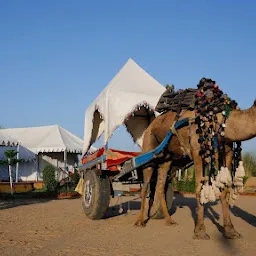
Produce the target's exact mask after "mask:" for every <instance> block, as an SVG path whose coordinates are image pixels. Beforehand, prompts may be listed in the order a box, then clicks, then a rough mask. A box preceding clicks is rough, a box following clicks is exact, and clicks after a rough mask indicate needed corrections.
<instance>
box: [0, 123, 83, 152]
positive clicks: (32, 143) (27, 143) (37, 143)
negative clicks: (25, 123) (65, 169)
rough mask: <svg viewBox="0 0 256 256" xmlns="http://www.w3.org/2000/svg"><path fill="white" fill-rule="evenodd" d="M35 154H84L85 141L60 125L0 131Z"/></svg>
mask: <svg viewBox="0 0 256 256" xmlns="http://www.w3.org/2000/svg"><path fill="white" fill-rule="evenodd" d="M2 134H7V135H8V136H11V137H12V138H14V139H15V140H16V141H18V142H19V143H20V144H21V145H22V146H24V147H26V148H28V149H29V150H31V151H32V152H33V153H35V154H38V153H39V152H42V153H44V152H63V151H65V150H66V151H67V152H69V153H82V148H83V141H82V140H81V139H80V138H78V137H77V136H75V135H74V134H72V133H70V132H69V131H67V130H66V129H64V128H62V127H61V126H59V125H50V126H39V127H28V128H12V129H3V130H0V136H1V135H2Z"/></svg>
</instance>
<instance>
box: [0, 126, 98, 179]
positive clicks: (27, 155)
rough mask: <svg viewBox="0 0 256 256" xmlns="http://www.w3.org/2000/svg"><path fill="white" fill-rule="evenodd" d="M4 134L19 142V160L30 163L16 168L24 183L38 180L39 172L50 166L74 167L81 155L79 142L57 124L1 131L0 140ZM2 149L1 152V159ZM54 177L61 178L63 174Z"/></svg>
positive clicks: (80, 140) (81, 144)
mask: <svg viewBox="0 0 256 256" xmlns="http://www.w3.org/2000/svg"><path fill="white" fill-rule="evenodd" d="M3 134H6V135H7V136H9V137H12V138H13V139H14V140H15V141H18V142H19V145H20V146H19V147H20V150H19V151H20V154H19V155H20V156H19V158H20V159H24V160H25V161H27V160H29V162H26V163H20V165H19V179H21V180H23V181H35V180H39V179H41V178H42V177H41V171H42V169H43V167H44V166H45V165H46V164H49V163H50V164H52V165H54V166H56V167H60V168H62V169H66V167H69V168H73V166H74V164H75V163H77V162H78V154H81V153H82V147H83V141H82V139H80V138H78V137H77V136H75V135H74V134H72V133H70V132H69V131H67V130H66V129H64V128H63V127H61V126H59V125H50V126H40V127H28V128H11V129H2V130H0V138H1V136H2V135H3ZM3 150H4V149H2V150H0V158H1V155H3V152H2V151H3ZM90 150H92V151H93V150H95V148H91V149H90ZM2 168H3V167H2ZM57 178H58V179H61V178H63V175H60V176H59V177H57Z"/></svg>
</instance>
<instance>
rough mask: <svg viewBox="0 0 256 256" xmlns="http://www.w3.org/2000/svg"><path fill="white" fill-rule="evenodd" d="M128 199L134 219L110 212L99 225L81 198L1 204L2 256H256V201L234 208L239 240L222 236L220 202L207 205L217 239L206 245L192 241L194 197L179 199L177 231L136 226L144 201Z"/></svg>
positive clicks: (243, 200) (159, 224) (153, 224)
mask: <svg viewBox="0 0 256 256" xmlns="http://www.w3.org/2000/svg"><path fill="white" fill-rule="evenodd" d="M128 199H129V200H131V203H130V205H131V208H132V211H131V212H130V213H129V214H128V215H127V214H125V212H124V214H122V215H119V214H118V208H117V209H114V210H113V209H112V208H110V209H109V211H108V213H107V217H106V218H105V219H103V220H99V221H92V220H89V219H88V218H87V217H86V216H85V215H84V213H83V211H82V207H81V199H71V200H67V199H66V200H31V199H30V200H16V201H15V202H12V201H1V202H0V255H11V256H15V255H44V256H46V255H76V256H77V255H86V256H91V255H94V256H96V255H122V256H126V255H129V256H131V255H148V256H150V255H163V256H164V255H207V256H211V255H214V256H216V255H246V256H250V255H256V228H255V227H256V197H249V196H243V197H240V199H239V200H238V202H237V206H236V207H234V208H233V210H232V212H233V213H232V220H233V223H234V226H235V227H236V229H237V231H239V232H240V233H241V234H243V238H242V239H239V240H236V241H230V240H226V239H224V238H223V236H222V233H221V232H222V227H221V224H222V215H221V207H220V204H218V205H215V206H209V207H207V209H206V211H205V217H206V219H205V224H206V229H207V232H208V234H209V235H210V237H211V239H210V240H208V241H200V240H193V239H192V235H193V228H194V220H193V216H194V210H195V198H194V196H186V197H183V196H180V195H178V196H176V198H175V201H174V207H173V209H172V213H173V219H174V220H175V221H177V223H178V225H177V226H176V227H169V226H165V224H164V221H163V220H151V221H149V222H148V224H147V226H146V227H145V228H135V227H133V224H134V222H135V219H136V215H137V214H138V209H139V207H140V200H139V199H136V197H124V198H123V202H124V201H125V200H128ZM117 200H118V198H115V199H113V202H112V204H116V203H117ZM124 208H127V204H124Z"/></svg>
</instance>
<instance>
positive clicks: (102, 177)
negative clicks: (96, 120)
mask: <svg viewBox="0 0 256 256" xmlns="http://www.w3.org/2000/svg"><path fill="white" fill-rule="evenodd" d="M184 125H188V119H183V120H180V121H179V122H177V123H176V125H175V129H179V128H181V127H183V126H184ZM172 136H173V133H172V131H171V130H170V131H169V132H168V134H167V136H166V137H165V139H164V140H163V142H162V143H161V144H160V145H159V146H158V147H157V148H155V149H154V150H152V151H150V152H147V153H145V154H141V153H138V152H127V151H120V150H114V149H108V148H106V147H105V148H101V149H100V150H98V151H96V152H95V153H94V154H92V155H90V156H88V157H87V158H84V159H83V164H82V166H81V167H80V172H81V173H82V179H83V188H82V206H83V210H84V212H85V214H86V215H87V216H88V217H89V218H91V219H101V218H102V217H103V216H104V215H105V213H106V211H107V209H108V206H109V202H110V197H111V196H114V190H113V184H114V183H115V182H121V183H122V184H125V185H128V184H141V183H142V182H143V176H142V171H140V170H142V169H143V168H146V167H148V166H154V165H157V164H158V163H159V162H160V161H161V158H162V157H164V155H165V154H164V151H165V149H166V146H167V145H168V144H169V141H170V139H171V138H172ZM170 180H171V177H169V182H167V186H166V188H165V196H166V202H167V207H168V210H170V209H171V207H172V202H173V195H174V192H173V187H172V183H171V182H170ZM155 183H156V180H155V179H153V180H152V181H151V184H150V185H151V187H150V189H151V191H150V197H151V198H153V199H154V192H155ZM150 215H151V217H152V218H162V217H163V215H162V211H161V207H160V204H159V203H158V204H157V205H155V206H154V207H152V209H151V212H150Z"/></svg>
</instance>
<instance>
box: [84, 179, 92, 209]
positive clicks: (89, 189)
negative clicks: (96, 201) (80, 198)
mask: <svg viewBox="0 0 256 256" xmlns="http://www.w3.org/2000/svg"><path fill="white" fill-rule="evenodd" d="M84 192H85V193H84V202H85V206H86V207H87V208H88V207H90V205H91V201H92V186H91V184H90V181H89V180H87V181H86V182H85V188H84Z"/></svg>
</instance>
